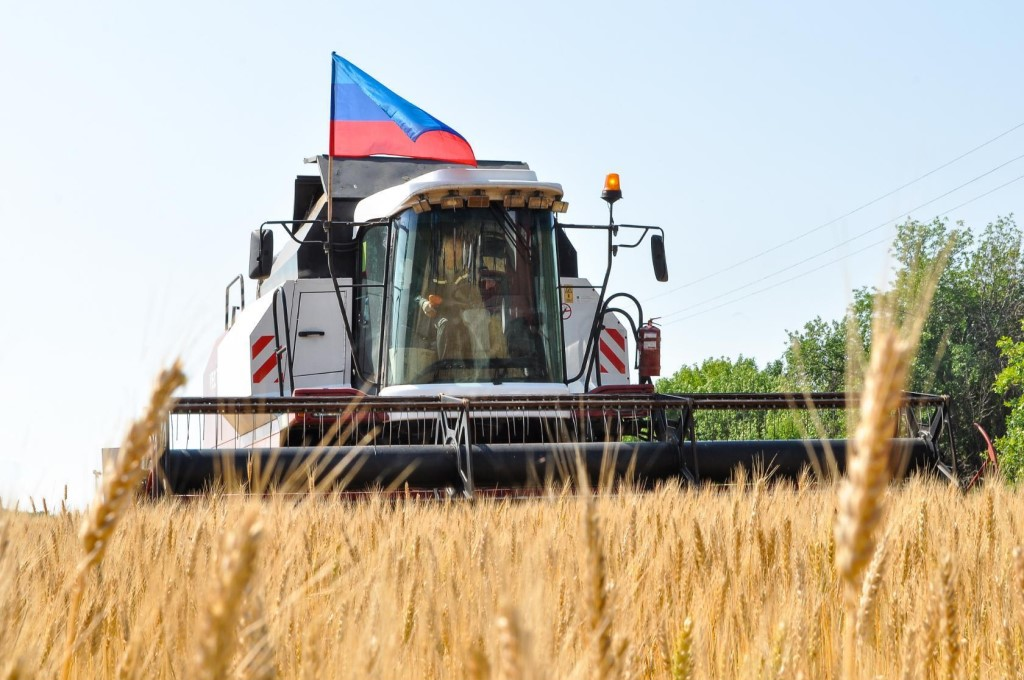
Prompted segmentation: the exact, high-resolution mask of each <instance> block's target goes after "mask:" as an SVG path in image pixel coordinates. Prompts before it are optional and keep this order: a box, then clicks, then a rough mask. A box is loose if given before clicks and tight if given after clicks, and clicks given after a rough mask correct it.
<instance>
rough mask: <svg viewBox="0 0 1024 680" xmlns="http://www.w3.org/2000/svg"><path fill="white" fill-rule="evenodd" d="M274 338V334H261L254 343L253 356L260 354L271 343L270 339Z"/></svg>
mask: <svg viewBox="0 0 1024 680" xmlns="http://www.w3.org/2000/svg"><path fill="white" fill-rule="evenodd" d="M273 339H274V336H273V335H261V336H260V337H258V338H256V342H254V343H252V358H253V359H255V358H256V357H258V356H259V355H260V352H262V351H263V349H264V348H265V347H266V346H267V345H269V344H270V341H271V340H273Z"/></svg>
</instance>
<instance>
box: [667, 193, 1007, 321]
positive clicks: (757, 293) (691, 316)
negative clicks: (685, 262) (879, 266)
mask: <svg viewBox="0 0 1024 680" xmlns="http://www.w3.org/2000/svg"><path fill="white" fill-rule="evenodd" d="M1022 179H1024V175H1020V176H1018V177H1015V178H1014V179H1011V180H1010V181H1009V182H1006V183H1004V184H1000V185H999V186H997V187H995V188H994V189H989V190H988V191H986V192H985V193H983V194H978V195H977V196H975V197H974V198H971V199H969V200H966V201H964V202H963V203H961V204H960V205H957V206H954V207H952V208H950V209H949V210H947V211H945V212H943V213H940V214H939V217H944V216H946V215H948V214H949V213H951V212H953V211H954V210H959V209H960V208H963V207H964V206H966V205H969V204H971V203H974V202H975V201H977V200H979V199H982V198H984V197H986V196H988V195H989V194H993V193H995V192H997V191H999V190H1000V189H1004V188H1006V187H1008V186H1010V185H1011V184H1013V183H1015V182H1019V181H1021V180H1022ZM896 219H897V220H898V219H900V218H896ZM894 221H896V220H890V222H894ZM886 224H888V222H886ZM865 233H866V232H865ZM888 241H889V239H887V238H884V239H880V240H878V241H875V242H873V243H870V244H868V245H866V246H864V247H863V248H860V249H859V250H855V251H853V252H852V253H848V254H846V255H843V256H842V257H838V258H836V259H834V260H831V261H829V262H826V263H825V264H823V265H821V266H818V267H815V268H814V269H809V270H807V271H805V272H802V273H800V274H797V275H796V276H792V277H790V278H788V279H785V280H782V281H777V282H776V283H773V284H771V285H770V286H765V287H764V288H759V289H758V290H755V291H753V292H750V293H748V294H746V295H742V296H740V297H738V298H735V299H733V300H727V301H725V302H723V303H721V304H719V305H715V306H714V307H708V308H707V309H702V310H700V311H699V312H694V313H693V314H688V315H686V316H683V317H680V318H678V319H672V320H671V321H663V322H662V325H663V326H669V325H671V324H674V323H678V322H680V321H685V320H687V319H692V318H693V317H695V316H700V315H701V314H707V313H708V312H713V311H715V310H718V309H721V308H722V307H728V306H729V305H731V304H734V303H737V302H742V301H743V300H746V299H747V298H751V297H754V296H755V295H760V294H761V293H764V292H766V291H769V290H772V289H774V288H778V287H779V286H782V285H785V284H787V283H791V282H793V281H796V280H797V279H801V278H803V277H805V276H808V275H810V274H813V273H814V272H817V271H821V270H822V269H825V268H826V267H829V266H831V265H833V264H836V263H838V262H842V261H843V260H845V259H848V258H850V257H853V256H854V255H858V254H860V253H863V252H864V251H866V250H870V249H871V248H875V247H877V246H879V245H882V244H883V243H887V242H888ZM810 259H813V258H810ZM805 261H806V260H805ZM794 266H795V265H794ZM783 271H785V270H783ZM778 273H780V272H776V274H778ZM771 276H774V274H773V275H771ZM755 283H757V282H755ZM752 285H754V284H753V283H751V284H747V285H746V286H741V287H740V288H737V289H736V290H741V289H743V288H748V287H750V286H752ZM732 292H735V291H732ZM728 294H729V293H724V294H723V295H719V296H717V297H714V298H710V299H708V300H705V301H704V302H700V303H697V304H695V305H691V306H690V307H685V308H683V309H680V310H677V311H675V312H670V313H669V314H666V315H664V316H662V317H661V318H662V319H665V318H666V317H669V316H674V315H675V314H681V313H683V312H685V311H688V310H690V309H693V308H695V307H700V306H701V305H705V304H707V303H708V302H711V301H713V300H717V299H718V298H720V297H723V296H724V295H728Z"/></svg>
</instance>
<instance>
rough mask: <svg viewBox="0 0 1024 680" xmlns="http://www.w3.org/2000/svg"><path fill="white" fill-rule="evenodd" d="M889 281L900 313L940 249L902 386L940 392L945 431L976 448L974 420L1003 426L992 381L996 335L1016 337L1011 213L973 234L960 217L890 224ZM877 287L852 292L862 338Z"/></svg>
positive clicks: (1021, 265) (1016, 256) (1021, 271)
mask: <svg viewBox="0 0 1024 680" xmlns="http://www.w3.org/2000/svg"><path fill="white" fill-rule="evenodd" d="M892 256H893V259H894V260H895V262H896V271H895V274H894V278H893V289H894V290H896V291H897V292H898V295H899V305H898V306H899V308H900V309H901V310H902V311H903V312H904V313H906V311H907V310H908V309H909V305H911V304H912V301H913V300H914V299H915V298H916V296H917V295H918V291H919V290H920V287H921V285H922V283H923V277H924V276H926V275H927V272H928V271H929V269H930V268H932V267H933V266H934V265H936V263H940V264H942V262H941V258H943V257H945V258H946V259H945V262H944V264H943V266H942V269H941V273H940V275H939V280H938V285H937V287H936V291H935V296H934V299H933V301H932V306H931V310H930V312H929V314H928V317H927V319H926V321H925V325H924V329H923V332H922V335H921V346H920V349H919V351H918V355H917V359H916V360H915V362H914V365H913V367H912V368H911V377H910V383H909V385H908V387H909V389H911V390H916V391H922V392H937V393H939V394H948V395H949V396H950V397H951V399H952V403H953V413H952V419H953V434H954V436H955V438H956V440H957V443H958V445H959V447H960V450H961V452H962V453H967V452H971V451H977V450H978V449H979V447H980V440H979V439H978V438H977V434H976V432H975V430H974V428H973V423H979V424H981V426H982V427H984V428H985V430H986V431H987V432H989V433H990V434H992V435H993V436H996V437H998V436H1001V435H1002V434H1003V433H1004V432H1005V428H1006V417H1007V415H1008V414H1009V410H1008V408H1007V407H1006V406H1005V405H1004V404H1003V403H1002V401H1001V400H1000V399H999V398H998V396H997V395H996V393H995V392H993V389H992V386H993V383H994V382H995V377H996V375H997V374H998V373H999V372H1000V371H1001V370H1002V368H1003V364H1002V360H1001V358H1000V356H999V353H998V352H997V351H996V343H997V342H998V341H999V339H1000V338H1002V337H1014V336H1016V337H1019V335H1018V333H1019V330H1020V329H1019V328H1018V326H1019V322H1020V319H1021V318H1022V317H1024V258H1022V233H1021V230H1020V229H1019V228H1018V227H1017V225H1016V223H1015V222H1014V220H1013V216H1012V215H1011V216H1009V217H1005V218H999V219H997V220H996V221H995V222H993V223H991V224H989V225H987V226H986V227H985V229H984V230H982V231H981V233H980V234H978V235H977V236H976V235H974V234H973V233H972V232H971V231H970V230H969V229H967V228H965V227H964V226H963V224H962V223H958V224H957V225H956V226H955V227H950V226H949V224H948V222H947V221H946V220H939V219H936V220H934V221H932V222H930V223H922V222H917V221H913V220H912V221H909V222H907V223H905V224H902V225H900V226H899V227H898V229H897V235H896V239H895V241H894V243H893V247H892ZM876 295H877V291H874V290H867V289H861V290H858V291H856V293H855V300H856V302H855V305H854V311H853V314H854V316H855V320H856V324H857V326H858V327H859V328H860V329H861V330H862V332H864V334H865V341H866V342H865V344H866V346H870V340H871V338H870V309H871V303H872V302H873V301H874V298H875V297H876Z"/></svg>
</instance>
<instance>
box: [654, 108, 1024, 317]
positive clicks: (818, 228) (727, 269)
mask: <svg viewBox="0 0 1024 680" xmlns="http://www.w3.org/2000/svg"><path fill="white" fill-rule="evenodd" d="M1022 127H1024V122H1021V123H1018V124H1016V125H1014V126H1013V127H1012V128H1010V129H1009V130H1006V131H1004V132H1001V133H999V134H998V135H996V136H995V137H993V138H992V139H989V140H988V141H986V142H982V143H981V144H979V145H978V146H976V147H974V148H973V149H971V150H970V151H965V152H964V153H962V154H960V155H959V156H957V157H956V158H954V159H953V160H950V161H947V162H945V163H943V164H942V165H940V166H938V167H937V168H933V169H931V170H929V171H928V172H926V173H924V174H923V175H921V176H920V177H917V178H916V179H912V180H910V181H909V182H907V183H906V184H904V185H902V186H899V187H897V188H895V189H893V190H892V191H890V192H888V193H886V194H882V195H881V196H879V197H877V198H873V199H871V200H870V201H868V202H867V203H864V204H863V205H860V206H858V207H856V208H854V209H853V210H850V211H849V212H847V213H846V214H844V215H840V216H839V217H837V218H835V219H833V220H829V221H828V222H825V223H824V224H819V225H818V226H816V227H814V228H813V229H809V230H807V231H805V232H803V233H802V234H798V235H797V236H794V237H793V238H791V239H789V240H787V241H783V242H782V243H779V244H778V245H775V246H772V247H771V248H768V249H767V250H762V251H761V252H759V253H755V254H754V255H751V256H750V257H748V258H746V259H744V260H740V261H739V262H735V263H733V264H731V265H729V266H728V267H724V268H722V269H718V270H716V271H713V272H711V273H710V274H706V275H704V276H702V277H700V278H697V279H693V280H692V281H688V282H686V283H684V284H683V285H681V286H677V287H675V288H673V289H671V290H667V291H664V292H661V293H658V294H656V295H652V296H651V297H649V298H647V299H646V300H645V302H646V301H648V300H654V299H655V298H659V297H662V296H663V295H669V294H670V293H675V292H677V291H680V290H682V289H683V288H688V287H690V286H693V285H695V284H698V283H700V282H702V281H706V280H708V279H710V278H714V277H716V276H719V275H720V274H724V273H726V272H730V271H732V270H734V269H736V268H738V267H741V266H743V265H745V264H747V263H748V262H753V261H754V260H756V259H758V258H761V257H764V256H765V255H768V254H769V253H774V252H775V251H776V250H779V249H780V248H784V247H786V246H788V245H790V244H792V243H795V242H796V241H799V240H800V239H802V238H805V237H807V236H810V235H811V234H813V233H815V232H818V231H821V230H822V229H824V228H825V227H830V226H832V225H833V224H835V223H836V222H839V221H841V220H844V219H846V218H847V217H850V216H852V215H855V214H856V213H858V212H860V211H861V210H864V209H865V208H869V207H871V206H873V205H875V204H876V203H878V202H879V201H884V200H885V199H887V198H889V197H890V196H892V195H894V194H896V193H899V192H900V191H903V190H904V189H906V188H907V187H909V186H912V185H914V184H917V183H918V182H920V181H921V180H923V179H926V178H928V177H930V176H932V175H934V174H935V173H937V172H939V171H940V170H945V169H946V168H948V167H949V166H951V165H953V164H954V163H956V162H958V161H961V160H963V159H964V158H967V157H968V156H970V155H971V154H972V153H974V152H975V151H980V150H981V149H984V148H985V147H986V146H988V145H989V144H992V143H993V142H995V141H998V140H1000V139H1002V138H1003V137H1005V136H1006V135H1008V134H1010V133H1011V132H1014V131H1016V130H1019V129H1020V128H1022ZM826 252H827V251H826Z"/></svg>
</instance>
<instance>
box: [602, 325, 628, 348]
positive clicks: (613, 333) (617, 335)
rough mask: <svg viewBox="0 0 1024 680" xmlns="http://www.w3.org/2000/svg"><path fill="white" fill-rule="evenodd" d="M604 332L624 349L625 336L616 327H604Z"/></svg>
mask: <svg viewBox="0 0 1024 680" xmlns="http://www.w3.org/2000/svg"><path fill="white" fill-rule="evenodd" d="M604 332H605V333H606V334H607V335H608V337H609V338H610V339H611V340H613V341H614V342H615V344H616V345H618V346H619V349H621V350H622V351H626V336H625V335H623V334H622V332H621V331H620V330H619V329H618V328H606V329H604Z"/></svg>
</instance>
